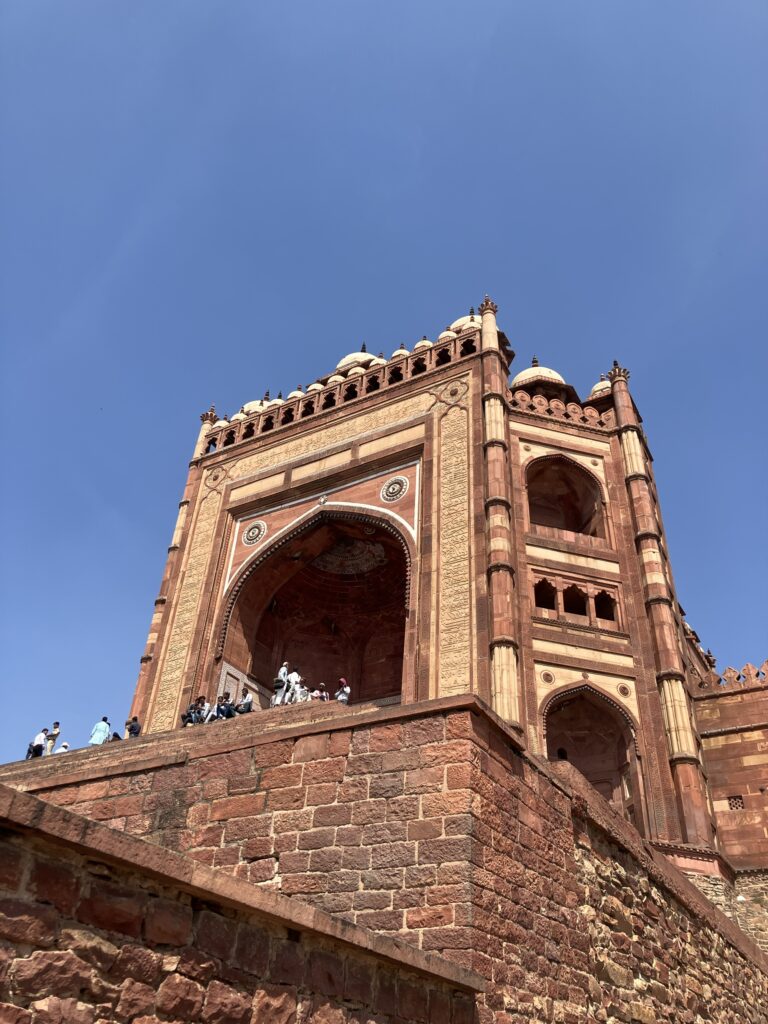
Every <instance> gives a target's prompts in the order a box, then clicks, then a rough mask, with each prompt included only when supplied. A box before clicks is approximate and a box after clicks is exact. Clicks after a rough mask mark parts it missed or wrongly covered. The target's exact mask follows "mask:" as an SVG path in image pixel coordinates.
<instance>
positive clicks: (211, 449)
mask: <svg viewBox="0 0 768 1024" xmlns="http://www.w3.org/2000/svg"><path fill="white" fill-rule="evenodd" d="M215 451H216V438H215V437H212V438H211V440H210V441H209V442H208V444H207V445H206V446H205V454H206V455H210V454H211V452H215Z"/></svg>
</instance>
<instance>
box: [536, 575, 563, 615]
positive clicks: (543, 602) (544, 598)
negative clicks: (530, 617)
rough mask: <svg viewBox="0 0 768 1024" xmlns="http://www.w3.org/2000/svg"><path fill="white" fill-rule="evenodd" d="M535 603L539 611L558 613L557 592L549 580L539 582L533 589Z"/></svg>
mask: <svg viewBox="0 0 768 1024" xmlns="http://www.w3.org/2000/svg"><path fill="white" fill-rule="evenodd" d="M533 601H534V604H535V606H536V608H537V609H539V610H542V609H544V610H547V611H552V612H554V611H556V610H557V591H556V590H555V588H554V587H553V586H552V584H551V583H550V582H549V580H538V581H537V582H536V583H535V584H534V587H533Z"/></svg>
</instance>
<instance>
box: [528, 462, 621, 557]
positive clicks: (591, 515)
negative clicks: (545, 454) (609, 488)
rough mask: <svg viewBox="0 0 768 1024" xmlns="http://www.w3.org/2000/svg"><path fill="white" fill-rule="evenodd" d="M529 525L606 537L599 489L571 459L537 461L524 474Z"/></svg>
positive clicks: (588, 475) (589, 475) (591, 477)
mask: <svg viewBox="0 0 768 1024" xmlns="http://www.w3.org/2000/svg"><path fill="white" fill-rule="evenodd" d="M527 483H528V509H529V512H530V518H531V525H532V526H533V527H534V529H535V528H536V527H537V526H543V527H551V528H554V529H556V530H567V531H569V532H570V533H581V534H584V535H586V536H587V537H605V523H604V521H603V501H602V494H601V491H600V486H599V484H598V483H597V481H596V480H595V478H594V477H593V476H592V475H591V474H590V473H588V472H587V471H586V470H585V469H582V468H581V467H580V466H577V465H576V463H575V462H571V460H570V459H566V458H561V457H560V456H556V457H555V458H545V459H537V460H536V461H535V462H532V463H531V465H530V466H529V468H528V473H527Z"/></svg>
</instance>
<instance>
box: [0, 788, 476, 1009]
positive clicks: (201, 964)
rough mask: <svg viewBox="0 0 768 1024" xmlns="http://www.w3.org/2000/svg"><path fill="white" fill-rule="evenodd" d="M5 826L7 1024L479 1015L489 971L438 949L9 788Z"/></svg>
mask: <svg viewBox="0 0 768 1024" xmlns="http://www.w3.org/2000/svg"><path fill="white" fill-rule="evenodd" d="M46 811H47V812H48V813H46ZM50 812H53V813H50ZM0 823H1V824H2V833H0V1021H2V1022H3V1024H63V1022H65V1021H66V1022H67V1024H95V1022H96V1021H98V1022H99V1024H109V1022H114V1024H125V1022H130V1021H136V1024H160V1022H161V1021H172V1022H174V1024H183V1022H190V1024H192V1022H195V1024H197V1022H201V1024H298V1022H301V1024H355V1022H358V1024H363V1022H365V1024H368V1022H370V1021H371V1020H373V1019H374V1015H375V1020H376V1022H377V1024H401V1022H402V1021H419V1022H425V1024H426V1022H433V1024H448V1022H451V1024H471V1021H472V1019H473V1017H474V1009H473V1006H474V999H473V996H474V991H473V990H472V989H473V987H476V986H477V985H478V984H482V983H481V981H480V979H477V978H473V976H472V975H471V972H468V971H462V970H461V969H460V968H456V967H455V966H453V965H449V964H443V965H441V964H440V963H439V961H438V959H437V958H436V957H428V956H424V954H421V953H419V952H418V951H416V950H412V949H410V948H409V947H407V946H406V947H405V949H404V950H403V949H400V948H398V947H397V946H396V944H395V943H394V942H392V940H390V939H381V938H378V937H376V936H372V935H370V934H368V933H364V932H362V931H361V930H360V929H356V928H352V927H349V926H343V925H340V924H339V923H337V922H334V921H331V920H330V919H327V918H326V916H325V915H323V914H319V913H317V912H314V911H312V910H310V908H308V907H305V906H302V905H297V904H295V903H294V901H291V900H288V899H285V898H283V897H279V896H276V895H275V894H272V893H264V892H263V891H261V890H258V889H255V888H254V887H253V886H250V885H248V884H246V883H243V882H235V881H234V880H232V879H231V878H225V877H224V876H223V875H221V874H218V875H217V874H216V873H214V872H212V871H210V870H209V869H207V868H201V867H200V866H199V865H194V864H193V863H192V862H190V861H188V860H187V859H186V858H183V857H180V856H179V855H172V854H169V853H167V852H166V851H162V855H161V856H158V854H159V853H160V852H161V851H158V850H157V849H156V848H153V847H150V846H148V844H146V843H143V842H141V841H139V840H136V839H128V838H127V837H123V836H117V835H116V834H115V833H114V832H110V830H108V829H106V828H104V827H103V826H100V825H95V824H93V823H90V824H88V823H86V822H84V821H83V820H82V819H79V818H77V817H76V816H75V815H72V814H71V813H69V812H66V811H63V810H60V809H58V808H51V807H47V808H46V807H45V805H43V804H41V802H40V801H39V800H37V799H35V798H33V797H29V796H23V797H20V796H19V795H18V794H16V795H15V799H14V794H13V793H12V791H10V790H8V789H6V787H0Z"/></svg>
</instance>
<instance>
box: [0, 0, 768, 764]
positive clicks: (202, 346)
mask: <svg viewBox="0 0 768 1024" xmlns="http://www.w3.org/2000/svg"><path fill="white" fill-rule="evenodd" d="M767 44H768V7H766V5H765V3H764V2H762V0H760V2H754V3H751V2H747V0H738V2H734V3H728V4H723V3H720V2H717V3H712V2H706V0H696V2H685V0H681V2H678V3H674V4H669V3H659V2H649V3H637V2H636V3H634V4H632V3H615V2H607V0H606V2H601V3H595V2H591V0H581V2H579V3H563V2H561V3H550V2H536V3H534V2H527V3H521V2H518V0H496V2H477V0H476V2H474V3H472V4H470V3H468V2H464V3H456V2H451V0H441V2H439V3H438V2H433V0H420V2H418V3H413V2H408V3H406V2H400V0H390V2H388V3H386V4H382V3H373V2H368V0H343V2H340V0H324V2H323V3H317V2H308V0H295V2H293V3H290V4H288V3H285V2H284V0H283V2H280V3H272V2H265V0H259V2H255V0H227V3H220V2H214V0H211V2H205V3H204V2H199V0H151V2H142V0H131V2H130V3H110V4H106V3H103V0H93V2H83V0H68V2H67V3H61V2H60V0H52V2H47V0H3V2H2V3H1V4H0V130H1V132H2V140H3V142H2V151H1V152H0V216H1V218H2V219H1V222H0V260H1V266H2V283H1V284H0V339H1V341H0V343H1V344H2V350H3V353H2V370H3V397H2V417H3V437H4V440H5V452H6V458H5V465H4V468H3V473H2V494H3V500H2V503H1V506H2V517H3V523H2V528H3V537H4V541H5V543H4V551H3V565H2V587H3V589H2V650H3V676H4V692H5V698H6V699H5V708H6V713H5V715H3V716H2V718H0V759H2V760H8V759H13V758H15V757H19V756H23V754H24V751H25V749H26V745H27V742H28V740H29V739H30V738H31V736H32V734H33V733H34V732H35V731H37V729H39V728H40V727H41V726H42V725H44V724H49V723H50V721H51V720H52V719H53V718H58V719H60V720H61V721H62V723H63V732H62V738H66V739H69V740H70V742H71V743H73V745H79V744H82V743H84V742H85V741H86V740H87V737H88V734H89V731H90V727H91V725H92V724H93V722H95V721H96V720H97V719H98V718H100V717H101V715H103V714H107V715H109V716H110V717H111V720H112V722H113V723H121V722H122V721H123V720H124V718H125V715H126V714H127V711H128V708H129V705H130V699H131V694H132V692H133V687H134V685H135V680H136V676H137V673H138V667H139V657H140V655H141V653H142V649H143V646H144V641H145V638H146V633H147V627H148V624H149V619H150V615H151V611H152V602H153V599H154V597H155V596H156V593H157V588H158V586H159V582H160V577H161V574H162V569H163V564H164V558H165V551H166V547H167V545H168V544H169V542H170V536H171V532H172V528H173V523H174V520H175V515H176V506H177V502H178V501H179V499H180V497H181V491H182V488H183V484H184V480H185V475H186V466H187V461H188V459H189V457H190V455H191V452H192V447H193V444H194V441H195V437H196V435H197V430H198V426H199V421H198V415H199V413H200V412H201V411H202V410H203V409H205V408H207V407H208V406H209V405H210V404H211V402H215V403H216V406H217V408H218V409H219V410H221V411H224V412H226V413H230V414H231V413H233V412H235V411H236V410H237V409H238V408H239V407H240V405H241V404H242V403H243V402H245V401H248V400H250V399H254V398H257V397H261V395H262V394H263V392H264V390H265V388H270V389H272V392H273V394H274V393H276V392H277V390H278V389H281V388H282V389H283V390H290V389H291V388H293V387H295V385H296V384H297V383H302V384H305V383H307V382H309V381H311V380H313V379H314V378H315V377H317V376H318V375H319V374H321V373H323V372H327V371H328V370H329V369H330V368H331V367H332V366H333V365H334V364H335V362H336V361H337V359H338V358H339V357H340V356H341V355H342V354H344V353H346V352H348V351H352V350H354V349H356V348H357V346H358V345H359V343H360V342H361V341H363V340H365V341H366V342H367V343H368V346H369V347H370V348H371V349H372V350H374V351H379V350H380V349H383V350H385V351H386V352H387V353H389V352H391V351H392V350H394V349H395V348H396V347H397V345H398V343H401V342H404V343H406V344H407V345H409V346H411V345H412V344H413V343H414V342H415V341H416V340H417V339H418V338H420V337H421V336H422V334H427V335H429V336H430V337H434V336H435V335H436V334H437V333H438V332H439V331H440V330H441V329H442V328H443V327H444V326H445V324H446V323H448V322H450V321H451V320H453V319H454V318H456V317H457V316H459V315H461V314H463V313H464V312H466V311H467V309H468V307H469V306H470V305H471V304H477V303H478V301H479V300H480V299H481V297H482V295H483V293H484V292H486V291H487V292H489V293H490V294H491V295H492V296H493V297H494V298H495V300H496V301H497V302H498V304H499V306H500V313H499V320H500V323H501V325H502V326H503V328H504V329H505V330H506V332H507V334H508V336H509V337H510V339H511V341H512V346H513V348H514V349H515V350H516V351H517V353H518V357H517V360H516V363H515V364H514V365H515V368H516V369H520V368H522V367H524V366H525V365H528V363H529V361H530V358H531V356H532V355H533V354H534V353H535V354H537V355H538V356H539V358H540V360H541V361H542V363H544V364H546V365H550V366H554V367H555V368H556V369H558V370H559V371H560V372H561V373H563V374H564V376H565V377H566V378H567V380H568V381H569V382H570V383H572V384H573V385H574V386H575V387H576V388H577V390H578V391H580V393H582V394H584V393H585V392H586V391H588V389H589V388H590V387H591V385H592V384H593V383H594V381H595V380H596V379H597V377H598V375H599V373H600V372H602V371H605V370H606V369H607V368H608V367H609V366H610V363H611V361H612V360H613V359H614V358H617V359H619V360H620V361H621V362H622V363H623V364H624V365H627V366H629V367H630V369H631V370H632V379H631V387H632V390H633V394H634V396H635V399H636V401H637V403H638V405H639V407H640V409H641V411H642V413H643V416H644V419H645V424H646V428H647V432H648V435H649V438H650V442H651V446H652V449H653V451H654V453H655V457H656V463H655V469H656V473H657V477H658V483H659V488H660V492H661V498H662V508H663V512H664V516H665V522H666V526H667V531H668V534H669V542H670V548H671V555H672V564H673V568H674V571H675V576H676V581H677V586H678V591H679V596H680V600H681V602H682V604H683V605H684V607H685V608H686V610H687V612H688V617H689V620H690V622H691V624H692V625H693V626H694V628H696V629H697V630H698V631H699V633H700V635H701V637H702V640H703V641H704V644H705V646H710V647H711V648H712V649H713V651H714V652H715V654H716V655H717V656H718V658H719V664H720V667H721V668H724V667H725V665H726V664H734V665H737V666H741V665H742V664H743V663H744V662H745V661H747V660H751V661H756V662H757V661H760V660H762V659H763V658H764V657H766V655H768V629H766V619H767V618H768V616H767V615H766V587H765V580H766V578H767V573H766V570H767V569H768V564H767V559H766V543H765V522H766V508H767V507H768V494H767V493H766V491H767V485H766V480H768V473H766V456H765V448H766V426H765V374H766V370H767V369H768V366H767V365H766V363H767V360H766V319H767V318H766V312H767V309H766V307H767V306H768V288H767V287H766V256H767V255H768V252H767V250H768V231H767V230H766V229H767V228H768V224H767V221H768V217H767V215H766V197H767V192H768V187H767V186H766V181H768V173H767V172H768V166H766V165H767V164H768V135H767V134H766V131H765V110H766V101H767V100H768V62H766V61H765V53H766V49H767ZM16 695H18V696H16Z"/></svg>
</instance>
